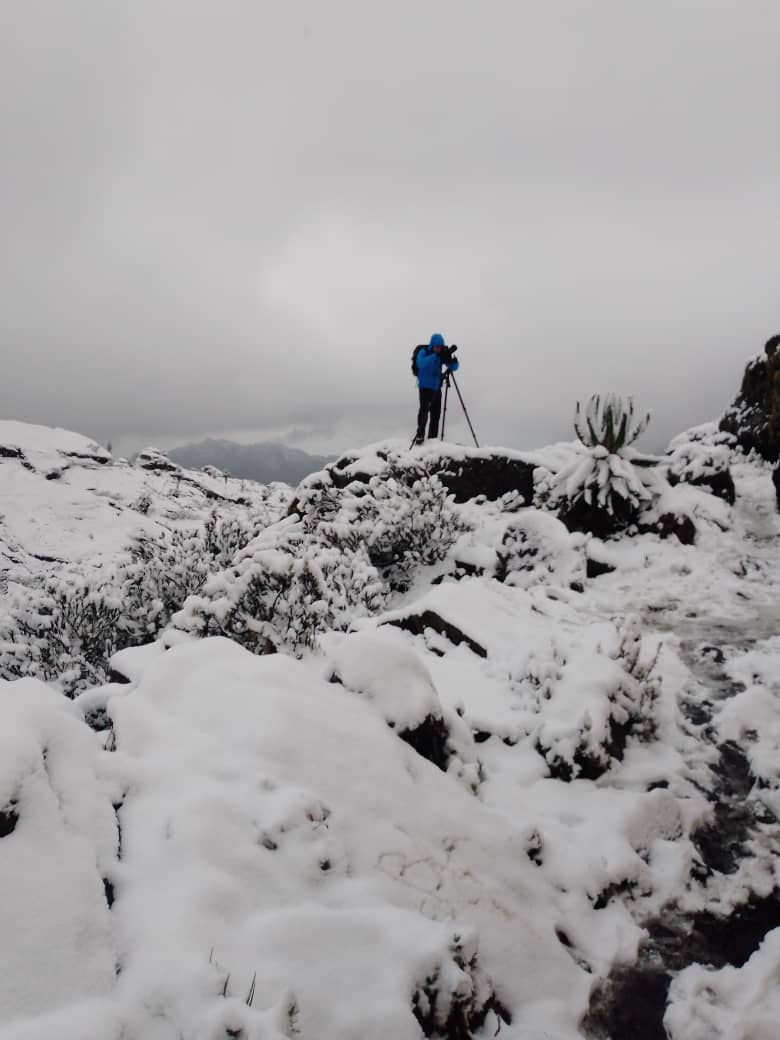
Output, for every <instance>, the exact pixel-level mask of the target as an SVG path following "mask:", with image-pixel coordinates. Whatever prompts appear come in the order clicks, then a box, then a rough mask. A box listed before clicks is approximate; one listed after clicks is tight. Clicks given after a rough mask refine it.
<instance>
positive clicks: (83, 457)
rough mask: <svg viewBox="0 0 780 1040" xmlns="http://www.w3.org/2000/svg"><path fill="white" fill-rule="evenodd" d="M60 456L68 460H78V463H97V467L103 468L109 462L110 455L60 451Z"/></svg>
mask: <svg viewBox="0 0 780 1040" xmlns="http://www.w3.org/2000/svg"><path fill="white" fill-rule="evenodd" d="M60 455H64V456H65V457H66V458H68V459H78V460H79V461H80V462H97V463H98V465H99V466H105V464H106V463H107V462H110V461H111V456H110V455H90V454H89V453H88V452H80V451H61V452H60Z"/></svg>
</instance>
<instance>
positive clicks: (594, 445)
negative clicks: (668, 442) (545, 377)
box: [547, 394, 657, 522]
mask: <svg viewBox="0 0 780 1040" xmlns="http://www.w3.org/2000/svg"><path fill="white" fill-rule="evenodd" d="M650 418H651V413H650V412H647V413H646V414H645V415H644V416H642V417H641V418H640V419H638V420H637V419H636V418H635V416H634V402H633V399H632V398H630V397H628V398H623V397H621V396H620V395H618V394H607V395H606V396H605V397H604V399H603V401H602V398H601V396H600V395H599V394H594V395H593V396H592V397H591V398H590V400H589V401H588V403H587V405H586V407H585V409H584V410H583V409H582V408H581V406H580V403H579V401H578V402H577V407H576V410H575V414H574V429H575V432H576V434H577V436H578V438H579V440H580V442H581V444H582V446H583V448H584V451H583V450H580V451H578V452H577V454H576V455H575V456H574V458H573V459H571V461H570V462H568V463H567V464H566V465H564V466H563V467H562V468H561V469H560V470H559V471H558V472H557V473H555V474H553V475H552V476H551V478H550V480H549V484H548V488H547V495H548V501H549V502H550V504H553V505H557V506H561V507H568V508H571V507H573V506H576V505H577V504H580V503H585V504H586V505H587V506H589V507H592V508H594V509H597V510H599V511H601V512H603V513H606V514H607V515H609V516H611V517H615V516H618V515H619V516H620V517H621V518H622V519H623V520H624V521H625V522H630V521H631V520H632V519H633V518H634V517H635V516H636V514H637V513H638V512H639V510H640V509H641V508H643V507H644V506H645V505H649V504H650V503H651V502H652V501H653V499H654V498H655V497H656V495H657V487H656V485H657V478H656V475H655V474H654V473H653V472H652V471H651V470H649V469H647V468H644V467H643V468H640V467H638V466H637V465H635V463H636V462H637V461H639V460H644V459H645V456H642V455H641V453H640V452H638V451H637V450H636V449H635V448H633V447H632V445H633V444H634V442H635V441H636V440H637V439H638V438H639V437H641V435H642V434H643V433H644V432H645V430H646V429H647V426H648V423H649V422H650Z"/></svg>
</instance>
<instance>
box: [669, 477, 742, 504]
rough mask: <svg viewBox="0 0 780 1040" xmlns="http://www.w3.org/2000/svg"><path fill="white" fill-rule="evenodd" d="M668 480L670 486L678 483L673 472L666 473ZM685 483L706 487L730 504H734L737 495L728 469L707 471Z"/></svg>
mask: <svg viewBox="0 0 780 1040" xmlns="http://www.w3.org/2000/svg"><path fill="white" fill-rule="evenodd" d="M668 480H669V483H670V484H671V485H672V487H674V486H675V485H676V484H679V483H680V479H679V477H677V476H676V475H675V474H674V473H670V474H669V475H668ZM685 483H686V484H691V485H692V486H693V487H703V488H708V489H709V490H710V491H711V492H712V494H713V495H715V496H716V497H717V498H722V499H723V501H724V502H728V504H729V505H730V506H733V505H734V502H735V500H736V497H737V491H736V488H735V487H734V478H733V477H732V475H731V470H728V469H722V470H719V471H718V472H717V473H707V474H705V475H704V476H701V477H697V478H696V479H694V480H686V481H685Z"/></svg>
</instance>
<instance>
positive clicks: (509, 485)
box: [426, 454, 536, 503]
mask: <svg viewBox="0 0 780 1040" xmlns="http://www.w3.org/2000/svg"><path fill="white" fill-rule="evenodd" d="M426 468H427V470H428V472H429V473H431V474H434V475H435V476H437V477H438V478H439V480H440V481H441V482H442V484H444V486H445V487H446V488H447V490H448V491H449V492H450V494H451V495H454V497H455V501H456V502H467V501H469V499H472V498H476V497H477V496H478V495H484V496H485V498H486V499H489V500H490V501H491V502H492V501H495V500H496V499H498V498H501V497H502V495H506V494H508V493H509V492H512V491H516V492H518V493H519V494H520V495H522V496H523V499H524V500H525V502H526V503H529V502H532V501H533V497H534V469H535V468H536V467H535V466H534V465H533V464H532V463H530V462H525V461H523V460H522V459H516V458H509V457H507V456H504V455H497V454H493V455H466V456H465V457H464V458H460V459H454V458H451V457H450V456H448V455H445V454H442V455H441V456H439V457H438V458H435V459H432V460H430V461H429V460H426Z"/></svg>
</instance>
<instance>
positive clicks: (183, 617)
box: [174, 518, 384, 653]
mask: <svg viewBox="0 0 780 1040" xmlns="http://www.w3.org/2000/svg"><path fill="white" fill-rule="evenodd" d="M383 602H384V590H383V587H382V583H381V581H380V579H379V576H378V574H377V572H376V570H375V568H374V567H373V566H372V565H371V561H370V560H369V558H368V555H367V553H366V551H365V549H364V548H362V547H360V546H358V547H357V548H355V549H351V548H344V547H342V548H338V547H336V546H330V545H327V544H322V543H319V544H318V542H317V541H316V540H315V539H312V538H310V537H307V535H306V531H305V529H304V526H303V524H302V523H301V522H300V521H297V520H295V519H294V518H290V519H289V520H287V521H282V522H281V523H279V524H276V525H274V526H273V527H272V528H269V529H268V530H267V531H265V532H263V533H262V534H261V535H260V536H259V537H258V538H257V539H255V541H254V542H253V543H252V544H251V545H249V546H248V547H247V549H246V550H244V552H242V553H241V554H240V556H239V558H238V559H237V560H236V561H235V562H234V563H233V565H232V566H231V567H230V568H229V569H228V570H226V571H223V572H222V573H221V574H216V575H214V576H213V577H211V578H210V579H209V580H208V581H207V582H206V583H205V585H204V587H203V590H202V595H198V596H191V597H190V598H189V599H188V600H187V601H186V603H185V605H184V608H183V609H182V610H181V611H180V612H179V614H178V615H177V616H176V617H175V618H174V623H175V624H176V626H177V627H178V628H181V629H183V630H184V631H188V632H192V633H194V634H197V635H202V636H209V635H224V636H227V637H229V638H230V639H233V640H234V641H236V642H238V643H240V644H241V645H242V646H245V647H247V649H249V650H251V651H252V652H253V653H268V652H273V651H276V650H279V649H283V648H284V649H287V650H290V651H292V652H293V653H299V652H301V651H302V650H304V649H306V648H309V647H312V646H313V645H314V643H315V641H316V638H317V636H318V635H319V634H320V633H322V632H325V631H328V630H331V629H337V630H346V629H347V628H348V627H349V625H350V623H351V620H352V618H353V617H354V616H355V614H358V615H359V614H361V613H362V614H367V613H372V612H374V611H375V610H377V609H379V607H380V606H381V605H382V603H383Z"/></svg>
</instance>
